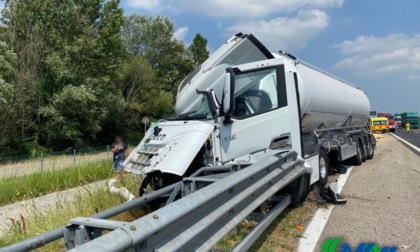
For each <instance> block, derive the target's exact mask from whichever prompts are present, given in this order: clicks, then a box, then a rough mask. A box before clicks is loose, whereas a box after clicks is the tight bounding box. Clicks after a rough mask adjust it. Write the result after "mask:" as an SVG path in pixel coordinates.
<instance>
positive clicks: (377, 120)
mask: <svg viewBox="0 0 420 252" xmlns="http://www.w3.org/2000/svg"><path fill="white" fill-rule="evenodd" d="M370 122H371V124H370V125H371V126H370V129H371V130H372V131H381V132H382V133H387V132H388V131H389V122H388V118H386V117H374V118H371V119H370Z"/></svg>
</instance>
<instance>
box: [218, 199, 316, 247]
mask: <svg viewBox="0 0 420 252" xmlns="http://www.w3.org/2000/svg"><path fill="white" fill-rule="evenodd" d="M315 209H316V205H315V203H314V202H308V201H307V202H305V203H304V204H301V205H299V206H298V207H295V208H288V209H286V211H284V212H283V213H282V214H281V215H280V216H279V217H278V218H277V219H276V220H275V221H274V222H273V223H271V225H270V226H269V227H268V228H267V229H266V230H265V231H264V233H263V234H262V235H261V236H260V237H259V238H258V239H257V241H256V242H255V243H254V245H253V246H252V247H251V248H250V250H249V251H258V252H281V251H296V249H297V239H298V238H299V237H301V235H302V231H301V230H298V229H297V226H298V225H305V224H306V223H307V222H308V221H309V220H310V219H311V218H312V214H313V213H314V211H315ZM255 225H256V222H254V221H245V222H242V223H241V225H240V228H239V229H238V230H234V231H232V232H231V233H229V234H228V235H227V236H225V237H224V238H223V239H222V240H220V242H219V243H218V244H217V245H216V248H218V249H221V250H232V249H233V248H234V247H235V245H236V244H238V243H239V242H240V241H241V240H242V239H243V238H244V237H245V235H246V234H247V233H248V232H249V231H250V230H251V229H252V227H254V226H255Z"/></svg>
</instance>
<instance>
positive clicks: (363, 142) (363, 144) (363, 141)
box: [360, 137, 368, 162]
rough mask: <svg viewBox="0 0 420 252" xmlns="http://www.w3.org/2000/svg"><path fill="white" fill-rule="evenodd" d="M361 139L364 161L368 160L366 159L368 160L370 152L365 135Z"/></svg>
mask: <svg viewBox="0 0 420 252" xmlns="http://www.w3.org/2000/svg"><path fill="white" fill-rule="evenodd" d="M360 140H361V142H362V161H363V162H366V160H367V153H368V151H367V140H366V138H364V137H363V138H361V139H360Z"/></svg>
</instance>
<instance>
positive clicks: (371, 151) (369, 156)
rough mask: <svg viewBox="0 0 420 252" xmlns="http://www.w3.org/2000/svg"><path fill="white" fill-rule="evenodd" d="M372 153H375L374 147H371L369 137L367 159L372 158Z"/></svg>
mask: <svg viewBox="0 0 420 252" xmlns="http://www.w3.org/2000/svg"><path fill="white" fill-rule="evenodd" d="M373 155H375V148H374V147H373V144H372V140H371V139H370V138H368V139H367V155H366V157H367V159H372V158H373Z"/></svg>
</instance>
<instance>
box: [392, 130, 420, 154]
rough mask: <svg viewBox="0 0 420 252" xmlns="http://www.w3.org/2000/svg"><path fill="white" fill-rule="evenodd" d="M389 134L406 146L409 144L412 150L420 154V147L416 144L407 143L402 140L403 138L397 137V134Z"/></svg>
mask: <svg viewBox="0 0 420 252" xmlns="http://www.w3.org/2000/svg"><path fill="white" fill-rule="evenodd" d="M389 134H391V136H393V137H395V138H396V139H398V140H400V141H402V142H404V143H405V144H407V145H408V146H410V147H411V148H413V149H415V150H416V151H417V152H420V148H419V147H417V146H415V145H414V144H412V143H409V142H407V141H406V140H404V139H402V138H401V137H399V136H397V135H395V134H392V133H389ZM408 134H411V133H408Z"/></svg>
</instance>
